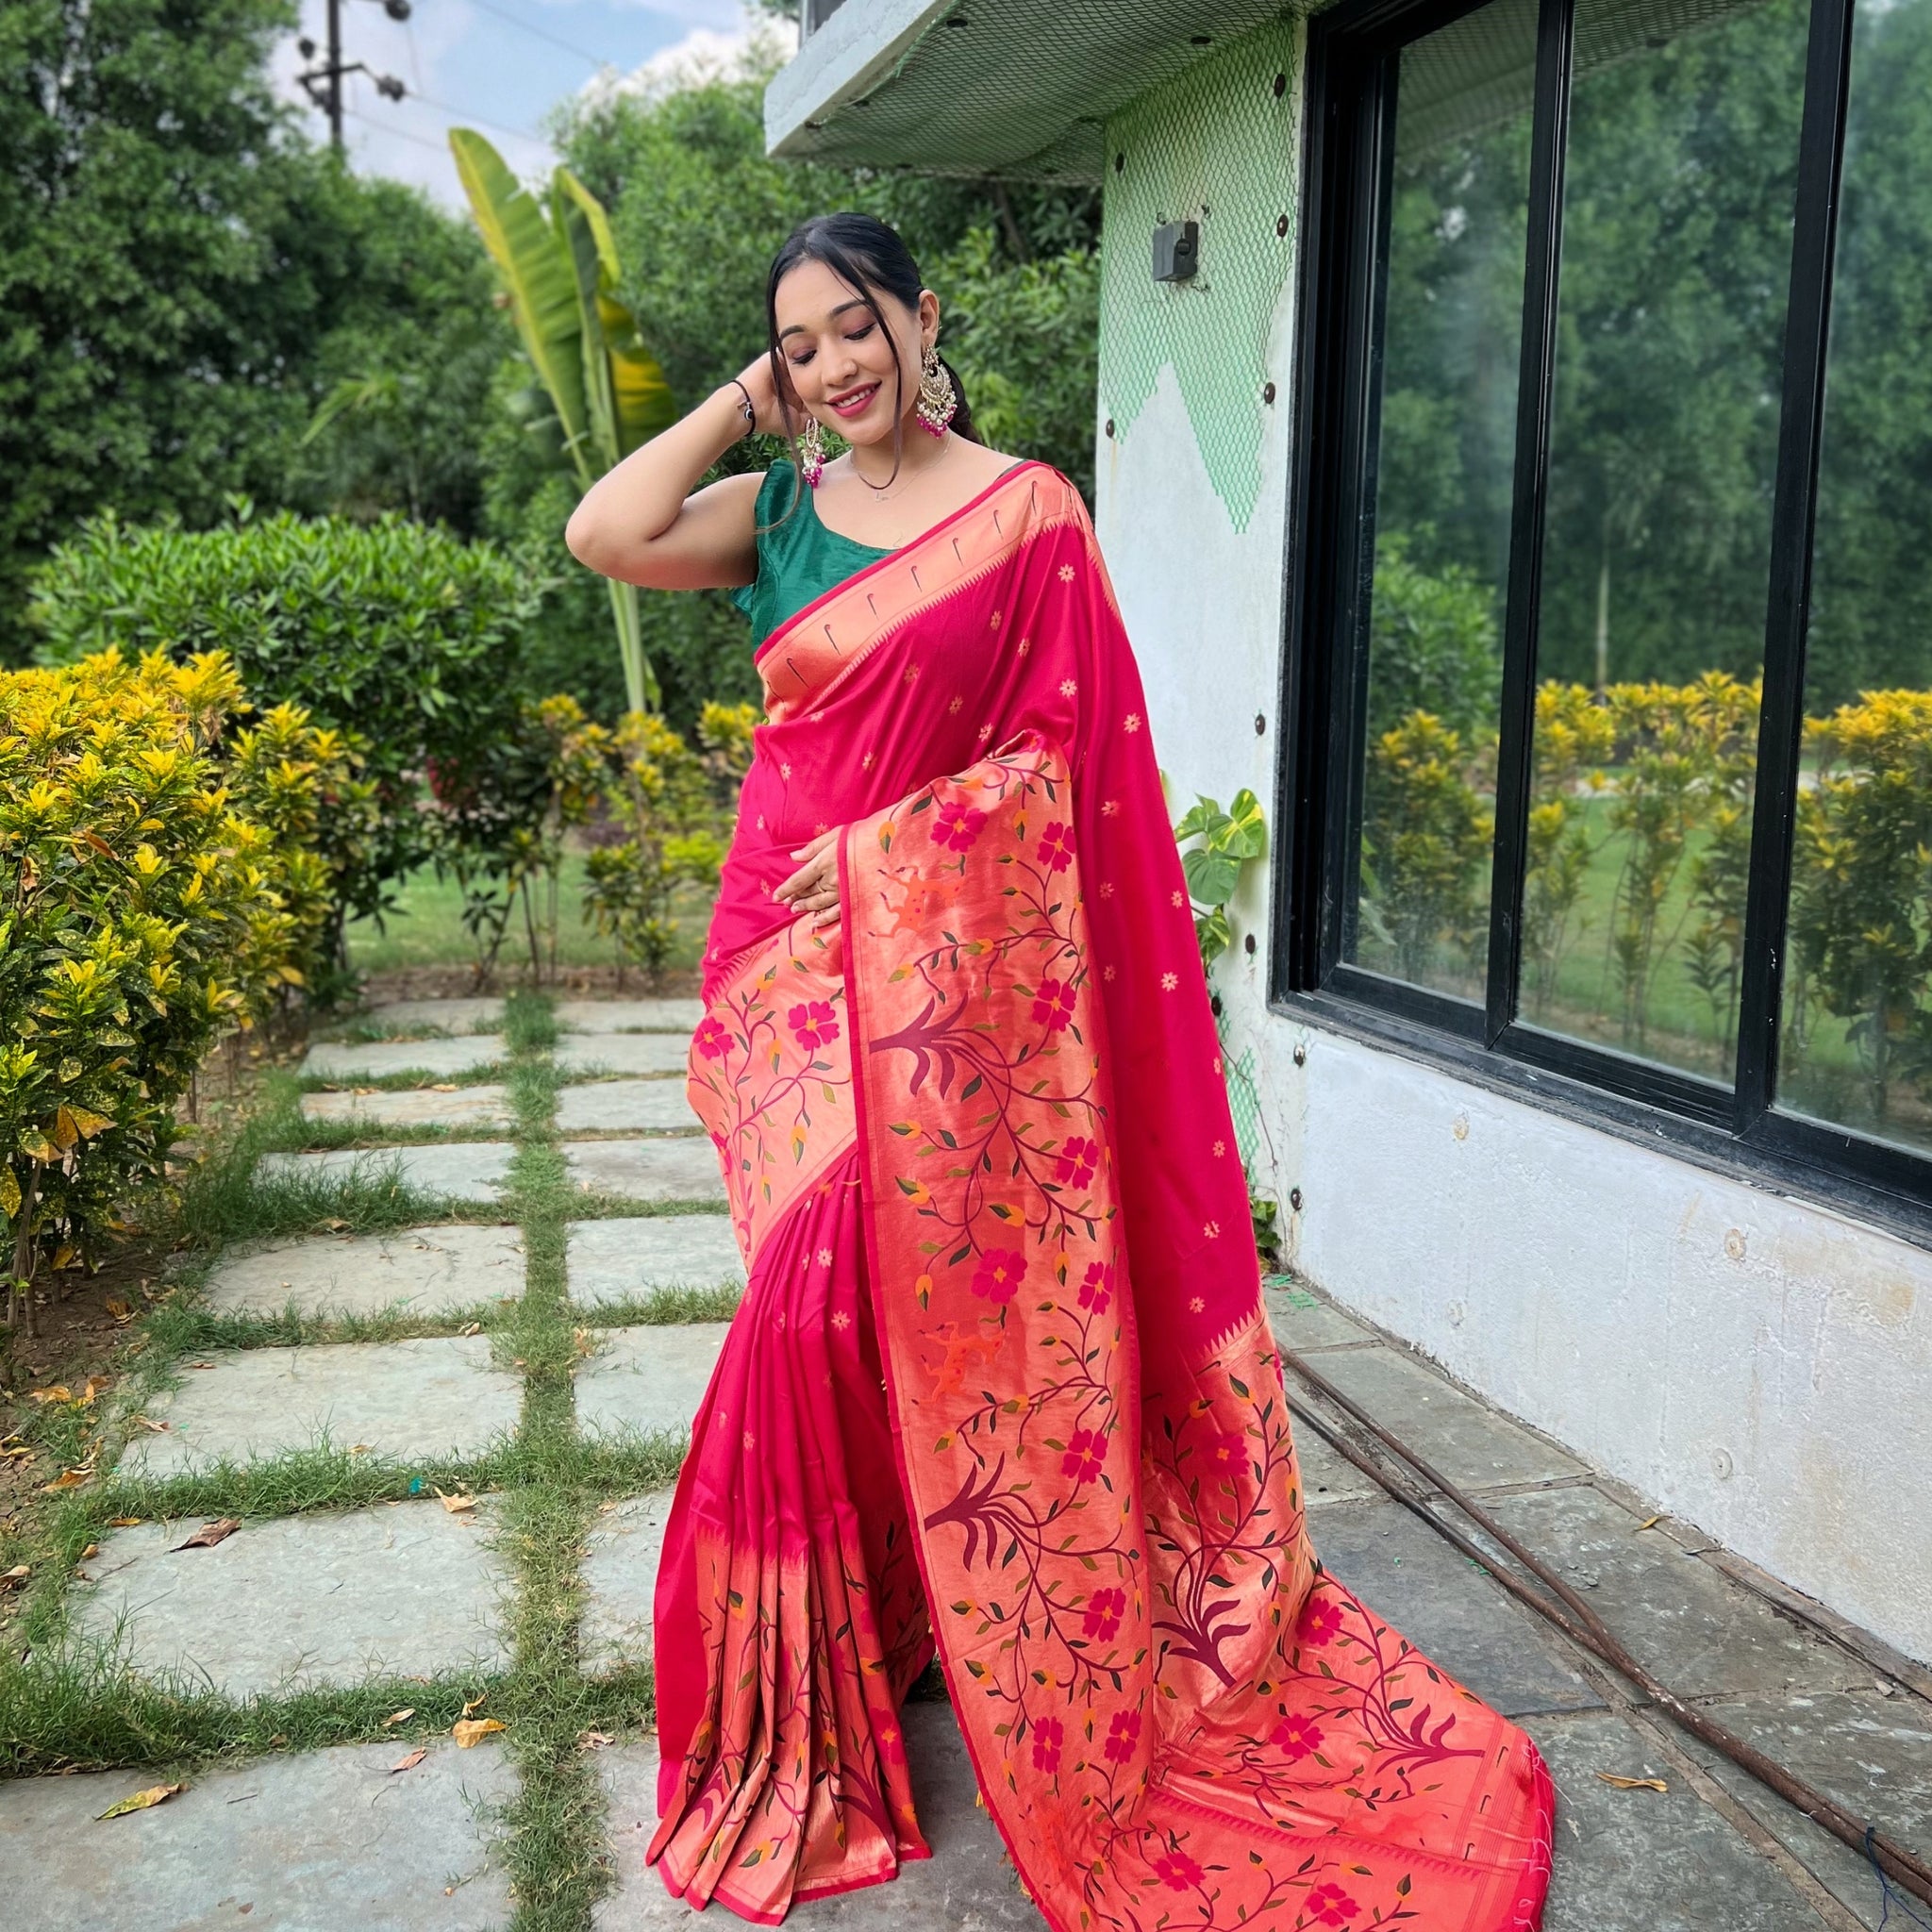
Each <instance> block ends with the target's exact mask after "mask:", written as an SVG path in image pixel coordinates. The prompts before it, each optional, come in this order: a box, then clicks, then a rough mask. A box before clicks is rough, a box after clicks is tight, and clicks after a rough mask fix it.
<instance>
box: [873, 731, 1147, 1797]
mask: <svg viewBox="0 0 1932 1932" xmlns="http://www.w3.org/2000/svg"><path fill="white" fill-rule="evenodd" d="M1035 827H1037V828H1038V829H1037V831H1036V830H1035V829H1034V828H1035ZM920 834H924V838H923V839H922V838H921V837H919V836H918V835H920ZM878 844H879V848H880V851H881V853H882V854H883V855H884V856H885V858H886V860H887V861H888V862H886V863H883V864H881V865H879V866H878V868H877V871H876V873H875V875H874V876H875V880H876V893H877V908H878V910H879V911H881V912H882V913H883V915H884V918H885V920H886V921H887V922H889V924H888V925H887V927H886V930H885V934H884V936H886V937H889V938H890V937H896V936H897V935H898V933H899V932H900V931H901V930H902V929H908V927H916V929H918V930H919V931H921V933H922V935H924V936H926V939H925V943H924V945H923V946H922V947H921V949H920V950H919V951H917V952H916V953H914V954H913V955H912V956H911V957H909V958H905V959H903V960H901V961H900V962H899V963H898V964H897V965H896V966H895V967H894V968H893V970H892V972H891V974H890V975H889V983H891V984H896V985H902V986H903V985H905V984H906V982H908V981H913V982H916V984H917V987H918V990H919V992H920V993H922V994H923V995H924V997H923V998H922V999H921V1000H920V1004H919V1005H918V1007H917V1008H915V1009H914V1010H913V1011H912V1013H911V1016H910V1017H909V1018H908V1020H907V1021H906V1022H905V1024H901V1025H899V1026H898V1027H897V1028H896V1029H895V1030H892V1031H889V1032H886V1033H882V1034H880V1035H877V1036H874V1037H873V1038H872V1039H870V1040H869V1041H867V1042H866V1045H867V1049H868V1051H869V1052H871V1053H874V1054H883V1053H891V1054H903V1055H906V1056H908V1057H909V1060H910V1068H909V1072H908V1074H907V1075H906V1076H905V1085H904V1091H906V1092H907V1094H908V1097H910V1098H912V1099H914V1100H917V1099H918V1098H919V1097H920V1096H922V1095H924V1096H925V1097H926V1098H927V1100H928V1102H929V1104H930V1105H931V1106H932V1108H934V1112H935V1116H936V1121H937V1124H933V1125H931V1126H930V1127H928V1126H927V1125H925V1124H923V1123H922V1122H921V1121H920V1120H918V1119H909V1120H900V1121H891V1122H889V1123H887V1125H888V1126H889V1127H890V1129H891V1132H892V1133H894V1134H896V1135H897V1136H899V1138H900V1139H901V1141H904V1142H905V1143H906V1145H905V1148H904V1159H905V1166H904V1168H903V1169H902V1171H901V1172H900V1173H899V1174H897V1175H896V1176H895V1184H896V1186H897V1188H898V1191H899V1192H900V1194H901V1196H902V1197H903V1199H904V1202H905V1204H906V1205H908V1206H909V1207H910V1208H911V1209H912V1210H913V1213H914V1215H915V1217H916V1218H917V1220H919V1221H920V1222H923V1223H925V1224H929V1229H930V1231H929V1232H928V1233H927V1234H926V1235H925V1237H924V1239H923V1240H921V1241H919V1243H918V1252H919V1253H920V1255H921V1256H922V1257H924V1263H925V1266H924V1270H923V1272H922V1273H921V1274H919V1275H918V1277H917V1279H916V1280H915V1281H914V1283H913V1285H912V1291H913V1293H914V1295H915V1296H916V1298H917V1300H918V1303H919V1306H920V1307H922V1308H929V1307H931V1305H932V1296H933V1293H934V1289H935V1280H936V1277H942V1278H943V1281H944V1287H945V1290H946V1307H948V1308H949V1309H951V1310H956V1311H957V1312H956V1313H955V1314H954V1315H953V1316H952V1318H951V1319H947V1320H941V1321H937V1322H935V1323H933V1324H930V1326H929V1327H928V1328H927V1330H926V1332H925V1334H924V1336H922V1337H921V1338H920V1339H921V1341H923V1342H925V1343H928V1344H931V1345H932V1346H934V1347H936V1348H937V1349H938V1350H939V1351H940V1355H939V1358H938V1359H936V1360H935V1359H930V1358H928V1359H927V1360H926V1361H925V1362H924V1367H925V1368H926V1371H927V1374H929V1376H930V1377H931V1379H932V1382H933V1385H934V1393H935V1394H936V1395H939V1394H952V1393H955V1392H957V1393H960V1394H962V1395H964V1396H965V1398H966V1399H965V1402H964V1405H963V1407H960V1408H959V1409H958V1410H957V1411H955V1412H951V1413H950V1415H949V1426H948V1427H947V1429H946V1431H945V1433H944V1434H943V1435H941V1437H940V1438H939V1440H938V1441H937V1442H936V1443H935V1445H934V1450H933V1453H934V1454H936V1455H941V1456H945V1455H949V1454H952V1453H955V1452H956V1451H957V1452H963V1454H964V1455H965V1456H966V1457H967V1458H968V1459H969V1464H970V1466H969V1467H968V1468H967V1469H966V1471H965V1473H964V1474H963V1477H962V1479H961V1480H960V1482H959V1484H958V1489H957V1490H956V1491H955V1493H954V1494H953V1496H952V1497H951V1498H950V1500H948V1501H947V1502H945V1503H944V1504H943V1505H941V1507H938V1508H937V1509H934V1510H931V1511H929V1512H928V1513H927V1515H926V1517H925V1518H924V1526H925V1528H926V1530H927V1531H928V1533H938V1532H941V1531H943V1530H955V1531H958V1533H959V1543H958V1552H959V1560H960V1564H961V1567H962V1569H963V1570H965V1571H966V1572H968V1573H974V1574H983V1576H984V1579H985V1581H984V1588H983V1589H982V1591H981V1592H980V1593H979V1594H978V1595H977V1596H975V1597H973V1598H964V1599H960V1600H958V1601H955V1602H954V1603H952V1604H951V1605H950V1606H949V1607H950V1609H951V1611H952V1613H953V1615H954V1616H956V1617H958V1618H959V1619H961V1620H963V1621H964V1624H965V1630H964V1639H965V1641H966V1642H967V1643H968V1644H973V1643H975V1642H976V1641H977V1640H983V1639H985V1638H987V1637H989V1636H991V1635H993V1634H995V1633H1004V1634H1002V1635H1001V1636H1000V1641H999V1643H998V1645H997V1647H996V1648H995V1650H994V1651H993V1653H992V1657H991V1660H988V1659H987V1658H985V1657H969V1658H968V1659H967V1660H966V1664H965V1668H966V1670H967V1673H968V1674H969V1675H970V1676H971V1677H972V1678H973V1679H974V1681H975V1682H976V1683H977V1684H979V1686H980V1687H981V1688H982V1690H983V1691H985V1692H986V1693H987V1694H988V1695H989V1696H991V1697H992V1698H994V1699H996V1700H997V1701H999V1702H1001V1703H1003V1704H1004V1705H1005V1706H1006V1707H1007V1714H1006V1716H1005V1718H1004V1721H1003V1722H1002V1723H1000V1724H996V1725H994V1726H993V1734H994V1735H995V1736H996V1737H998V1738H1000V1739H1002V1740H1005V1741H1006V1743H1007V1746H1008V1750H1009V1751H1010V1752H1012V1753H1014V1754H1015V1755H1018V1756H1022V1757H1027V1761H1029V1762H1030V1763H1031V1766H1032V1769H1033V1770H1035V1771H1036V1772H1038V1773H1040V1774H1042V1775H1044V1776H1045V1777H1047V1778H1048V1779H1050V1780H1051V1781H1053V1782H1054V1783H1055V1784H1056V1785H1058V1781H1059V1779H1060V1778H1061V1777H1062V1776H1065V1775H1068V1774H1073V1773H1075V1772H1084V1773H1087V1774H1090V1775H1091V1777H1092V1778H1093V1780H1094V1781H1095V1782H1096V1783H1097V1784H1098V1785H1099V1787H1100V1790H1099V1791H1098V1792H1097V1793H1096V1795H1097V1796H1098V1798H1099V1799H1100V1801H1101V1802H1102V1803H1103V1804H1104V1805H1106V1806H1107V1807H1108V1808H1109V1809H1111V1808H1114V1807H1131V1806H1132V1805H1133V1803H1134V1802H1135V1801H1136V1800H1137V1799H1138V1797H1139V1795H1140V1792H1141V1788H1142V1786H1143V1784H1144V1774H1145V1764H1146V1761H1147V1747H1148V1744H1149V1742H1150V1741H1151V1739H1150V1738H1146V1737H1143V1736H1142V1734H1141V1733H1142V1724H1143V1718H1144V1711H1143V1710H1142V1709H1141V1708H1140V1707H1139V1703H1138V1701H1137V1706H1136V1707H1134V1708H1131V1709H1121V1708H1119V1707H1118V1705H1119V1700H1120V1699H1121V1698H1123V1697H1124V1696H1128V1695H1132V1694H1133V1693H1132V1692H1131V1691H1130V1690H1129V1674H1130V1673H1134V1672H1138V1671H1139V1670H1140V1667H1141V1665H1142V1664H1144V1662H1145V1660H1146V1657H1147V1655H1148V1652H1147V1646H1146V1644H1145V1642H1144V1641H1137V1640H1142V1639H1144V1634H1145V1619H1146V1608H1147V1607H1146V1605H1145V1603H1144V1601H1143V1600H1142V1594H1141V1589H1140V1587H1139V1584H1138V1581H1137V1579H1136V1577H1135V1574H1134V1570H1135V1566H1136V1565H1137V1564H1138V1562H1139V1560H1140V1558H1141V1551H1140V1549H1139V1548H1138V1547H1137V1546H1136V1541H1135V1528H1136V1525H1135V1524H1133V1523H1132V1522H1131V1521H1130V1520H1129V1511H1130V1510H1131V1507H1132V1481H1131V1464H1130V1460H1129V1458H1130V1457H1131V1456H1132V1455H1133V1453H1134V1452H1133V1447H1132V1445H1131V1444H1125V1443H1121V1442H1118V1441H1116V1437H1117V1432H1118V1429H1119V1426H1120V1419H1119V1417H1118V1415H1117V1413H1116V1408H1117V1404H1116V1400H1115V1394H1114V1390H1115V1387H1116V1386H1117V1383H1118V1380H1119V1376H1118V1373H1117V1370H1116V1362H1115V1358H1116V1356H1117V1354H1118V1351H1119V1349H1120V1346H1121V1340H1122V1329H1121V1323H1120V1311H1119V1307H1118V1302H1117V1297H1116V1291H1115V1288H1114V1283H1113V1277H1114V1272H1115V1260H1114V1216H1115V1208H1114V1205H1113V1203H1112V1201H1111V1200H1110V1199H1109V1198H1108V1194H1107V1187H1106V1183H1107V1179H1108V1173H1107V1163H1108V1153H1107V1149H1108V1132H1107V1119H1106V1111H1105V1108H1104V1106H1103V1104H1102V1100H1101V1093H1100V1085H1099V1061H1098V1058H1097V1055H1096V1053H1095V1050H1094V1042H1093V1041H1091V1040H1090V1039H1088V1038H1087V1029H1086V1028H1085V1027H1084V1026H1083V1024H1082V1020H1081V1014H1082V1011H1083V1006H1084V1002H1085V1001H1086V1000H1087V999H1088V998H1089V997H1090V995H1089V991H1088V966H1087V937H1086V931H1085V923H1084V916H1083V914H1082V911H1081V905H1080V897H1079V891H1078V885H1077V874H1076V872H1075V871H1074V829H1073V813H1072V810H1071V807H1070V802H1069V800H1068V796H1067V791H1066V787H1065V783H1064V781H1063V779H1060V778H1058V777H1057V776H1056V775H1055V774H1054V772H1053V771H1052V770H1051V769H1048V768H1046V758H1045V757H1044V756H1041V755H1025V754H1023V755H1018V756H1013V757H1002V758H992V759H989V760H988V761H986V762H985V763H983V764H981V765H979V766H977V767H975V768H974V772H973V773H972V774H969V776H968V777H967V778H966V779H964V780H948V781H943V782H941V783H939V784H936V785H934V786H931V787H929V788H927V789H926V790H925V791H922V792H921V793H919V794H918V795H916V796H915V797H914V798H913V799H911V800H910V801H908V804H907V806H906V807H905V808H903V809H902V810H900V811H899V812H898V813H896V814H895V815H894V818H893V819H891V820H888V821H887V822H885V823H884V824H881V825H880V826H879V828H878ZM908 853H917V855H918V857H917V858H911V859H909V858H908V857H907V855H908ZM975 894H976V898H977V907H976V909H975V910H974V916H973V918H972V919H971V921H970V924H971V930H970V931H969V930H966V929H965V928H966V927H967V925H968V924H969V921H968V920H967V919H966V918H964V917H961V918H958V919H957V920H956V919H954V918H951V917H949V916H948V915H949V913H950V912H951V908H954V907H955V906H958V905H960V904H961V903H962V902H965V901H968V900H971V899H973V898H974V895H975ZM908 906H916V907H917V908H920V909H921V915H922V916H921V917H920V918H919V919H917V920H916V921H908V920H907V919H906V908H908ZM986 908H997V910H996V911H993V912H991V915H989V912H988V910H987V909H986ZM856 909H857V911H858V915H859V916H861V917H863V916H866V915H867V914H868V913H870V912H871V911H872V910H873V908H869V907H860V908H856ZM935 930H936V932H937V936H936V937H932V935H934V934H935ZM975 1102H976V1103H977V1107H976V1108H974V1103H975ZM969 1109H973V1110H972V1111H969ZM1096 1182H1097V1183H1099V1185H1098V1187H1096ZM969 1309H970V1312H968V1310H969ZM1010 1336H1017V1337H1018V1338H1019V1346H1020V1347H1021V1349H1022V1350H1023V1351H1024V1352H1025V1354H1026V1357H1027V1358H1026V1359H1024V1360H1023V1361H1018V1362H1012V1361H1008V1362H1005V1363H1003V1364H1002V1365H1001V1366H1002V1371H1003V1372H1002V1374H1000V1375H998V1376H997V1377H995V1376H994V1375H993V1374H991V1370H992V1368H993V1365H994V1363H995V1361H996V1359H997V1358H998V1357H1001V1355H1002V1351H1003V1350H1004V1348H1005V1346H1006V1343H1007V1341H1008V1338H1009V1337H1010ZM976 1372H986V1379H987V1380H988V1381H993V1380H998V1381H1000V1382H1003V1383H1005V1384H1007V1385H1008V1392H1005V1393H1002V1392H1000V1391H999V1390H997V1389H994V1388H985V1387H982V1388H981V1389H980V1390H979V1391H978V1393H977V1396H976V1398H975V1397H974V1395H973V1394H972V1393H971V1392H970V1391H971V1382H970V1381H969V1377H971V1376H974V1374H975V1373H976ZM1015 1382H1017V1383H1018V1384H1019V1387H1018V1389H1017V1390H1014V1389H1012V1387H1011V1385H1012V1384H1014V1383H1015ZM1042 1458H1047V1460H1046V1462H1045V1468H1044V1470H1042V1468H1041V1459H1042ZM1043 1476H1044V1477H1046V1478H1047V1479H1045V1480H1042V1477H1043ZM1144 1694H1145V1693H1144V1691H1142V1692H1141V1701H1143V1700H1144ZM1096 1699H1099V1700H1104V1701H1105V1705H1106V1708H1105V1710H1104V1712H1103V1711H1096V1709H1095V1707H1094V1703H1095V1700H1096ZM1028 1754H1030V1756H1028ZM1008 1775H1009V1778H1010V1775H1011V1774H1010V1772H1009V1774H1008Z"/></svg>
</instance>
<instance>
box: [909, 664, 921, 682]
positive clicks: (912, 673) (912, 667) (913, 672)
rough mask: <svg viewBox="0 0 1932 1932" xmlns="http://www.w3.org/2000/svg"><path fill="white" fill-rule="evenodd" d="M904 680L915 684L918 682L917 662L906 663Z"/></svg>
mask: <svg viewBox="0 0 1932 1932" xmlns="http://www.w3.org/2000/svg"><path fill="white" fill-rule="evenodd" d="M906 682H907V683H908V684H917V683H918V682H919V666H918V665H917V664H908V665H907V667H906Z"/></svg>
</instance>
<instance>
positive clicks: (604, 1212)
mask: <svg viewBox="0 0 1932 1932" xmlns="http://www.w3.org/2000/svg"><path fill="white" fill-rule="evenodd" d="M571 1138H572V1139H573V1140H575V1138H576V1136H575V1135H573V1136H572V1137H571ZM622 1138H623V1139H625V1140H636V1139H638V1138H640V1137H639V1136H637V1135H634V1134H627V1135H625V1136H623V1137H622ZM730 1211H731V1209H730V1208H728V1207H727V1206H726V1205H725V1204H724V1202H723V1201H634V1200H632V1199H631V1198H630V1196H629V1195H627V1194H599V1193H592V1192H591V1191H589V1190H585V1191H583V1192H581V1193H579V1192H577V1191H575V1190H574V1191H572V1193H571V1196H570V1218H571V1219H572V1220H573V1221H648V1220H650V1219H651V1218H652V1217H653V1216H654V1215H658V1214H729V1213H730Z"/></svg>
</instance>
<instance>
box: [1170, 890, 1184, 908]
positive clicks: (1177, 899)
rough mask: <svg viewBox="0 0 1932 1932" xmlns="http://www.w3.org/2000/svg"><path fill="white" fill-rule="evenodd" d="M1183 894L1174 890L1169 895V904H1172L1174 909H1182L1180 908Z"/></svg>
mask: <svg viewBox="0 0 1932 1932" xmlns="http://www.w3.org/2000/svg"><path fill="white" fill-rule="evenodd" d="M1182 896H1183V895H1182V894H1181V893H1179V892H1174V893H1171V894H1170V895H1169V898H1168V904H1169V905H1170V906H1172V907H1173V908H1174V910H1175V911H1179V910H1180V908H1181V903H1182Z"/></svg>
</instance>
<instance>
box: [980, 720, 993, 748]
mask: <svg viewBox="0 0 1932 1932" xmlns="http://www.w3.org/2000/svg"><path fill="white" fill-rule="evenodd" d="M991 736H992V724H991V720H989V721H988V722H987V723H986V724H982V725H981V726H980V727H979V741H980V743H981V744H984V743H985V742H986V741H987V740H988V739H989V738H991Z"/></svg>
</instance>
